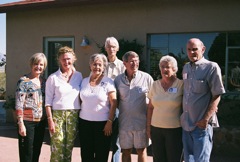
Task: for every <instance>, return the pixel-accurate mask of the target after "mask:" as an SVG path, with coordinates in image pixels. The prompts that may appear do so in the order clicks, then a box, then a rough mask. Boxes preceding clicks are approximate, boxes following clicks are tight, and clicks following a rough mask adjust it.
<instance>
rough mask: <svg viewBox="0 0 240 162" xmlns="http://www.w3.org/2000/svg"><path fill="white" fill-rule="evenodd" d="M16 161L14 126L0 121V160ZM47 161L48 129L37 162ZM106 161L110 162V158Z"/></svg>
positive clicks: (232, 161)
mask: <svg viewBox="0 0 240 162" xmlns="http://www.w3.org/2000/svg"><path fill="white" fill-rule="evenodd" d="M110 158H111V152H110V154H109V159H110ZM17 161H19V158H18V144H17V130H16V126H15V125H13V124H6V123H4V124H3V123H1V122H0V162H17ZM49 161H50V146H49V133H48V130H46V133H45V138H44V142H43V146H42V152H41V155H40V160H39V162H49ZM72 162H81V158H80V145H79V141H78V140H76V144H75V147H74V149H73V153H72ZM108 162H110V160H109V161H108ZM132 162H137V156H136V154H135V153H132ZM147 162H153V159H152V156H151V149H150V148H148V159H147ZM210 162H240V157H226V156H219V155H212V157H211V160H210Z"/></svg>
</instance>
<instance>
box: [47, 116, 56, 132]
mask: <svg viewBox="0 0 240 162" xmlns="http://www.w3.org/2000/svg"><path fill="white" fill-rule="evenodd" d="M48 129H49V132H50V134H53V133H55V123H54V121H53V119H52V118H48Z"/></svg>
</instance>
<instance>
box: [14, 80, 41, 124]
mask: <svg viewBox="0 0 240 162" xmlns="http://www.w3.org/2000/svg"><path fill="white" fill-rule="evenodd" d="M44 97H45V79H43V81H42V83H41V87H39V86H38V85H36V84H35V83H33V82H32V81H31V80H30V79H29V78H27V77H26V76H24V77H21V78H20V80H19V81H18V83H17V90H16V106H15V108H16V115H17V117H23V120H27V121H40V120H42V119H43V118H44V117H46V113H45V109H44V108H43V106H44Z"/></svg>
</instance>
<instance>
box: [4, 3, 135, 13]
mask: <svg viewBox="0 0 240 162" xmlns="http://www.w3.org/2000/svg"><path fill="white" fill-rule="evenodd" d="M129 1H139V0H23V1H19V2H13V3H7V4H3V5H0V13H8V12H12V11H23V10H24V11H26V10H35V9H48V8H51V7H54V8H58V7H69V6H77V5H88V4H90V5H91V4H100V3H115V2H129Z"/></svg>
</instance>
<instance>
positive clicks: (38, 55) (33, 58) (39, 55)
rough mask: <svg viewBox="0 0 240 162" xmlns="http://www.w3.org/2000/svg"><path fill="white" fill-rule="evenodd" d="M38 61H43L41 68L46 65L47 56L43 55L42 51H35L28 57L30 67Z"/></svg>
mask: <svg viewBox="0 0 240 162" xmlns="http://www.w3.org/2000/svg"><path fill="white" fill-rule="evenodd" d="M39 61H43V63H44V69H43V70H45V69H46V67H47V58H46V56H45V55H44V53H35V54H34V55H32V56H31V57H30V59H29V64H30V67H33V65H34V64H36V63H38V62H39Z"/></svg>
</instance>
